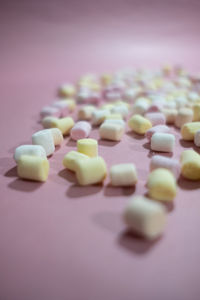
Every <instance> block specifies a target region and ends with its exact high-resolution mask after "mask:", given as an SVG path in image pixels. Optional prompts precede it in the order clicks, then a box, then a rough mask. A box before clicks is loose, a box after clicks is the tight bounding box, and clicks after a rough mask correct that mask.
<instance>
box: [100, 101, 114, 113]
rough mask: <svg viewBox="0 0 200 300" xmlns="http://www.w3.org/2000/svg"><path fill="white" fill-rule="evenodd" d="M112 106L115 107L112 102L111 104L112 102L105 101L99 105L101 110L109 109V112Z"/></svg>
mask: <svg viewBox="0 0 200 300" xmlns="http://www.w3.org/2000/svg"><path fill="white" fill-rule="evenodd" d="M114 107H115V105H114V104H112V103H106V104H103V105H102V106H101V109H102V110H104V109H107V110H109V111H110V112H111V111H112V109H113V108H114Z"/></svg>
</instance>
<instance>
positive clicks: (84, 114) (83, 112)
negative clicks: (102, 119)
mask: <svg viewBox="0 0 200 300" xmlns="http://www.w3.org/2000/svg"><path fill="white" fill-rule="evenodd" d="M95 109H96V108H95V107H94V106H92V105H85V106H83V107H81V108H80V109H79V111H78V119H79V120H87V121H89V120H91V118H92V113H93V111H95Z"/></svg>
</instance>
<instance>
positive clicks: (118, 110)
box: [111, 105, 129, 118]
mask: <svg viewBox="0 0 200 300" xmlns="http://www.w3.org/2000/svg"><path fill="white" fill-rule="evenodd" d="M111 112H112V113H117V114H118V113H119V114H120V115H122V117H123V118H125V117H126V116H127V115H128V113H129V111H128V107H127V106H126V105H117V106H115V107H113V109H112V110H111Z"/></svg>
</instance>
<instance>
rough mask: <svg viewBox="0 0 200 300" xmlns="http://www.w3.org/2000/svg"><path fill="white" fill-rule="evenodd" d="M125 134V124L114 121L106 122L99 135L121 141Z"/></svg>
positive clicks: (102, 125)
mask: <svg viewBox="0 0 200 300" xmlns="http://www.w3.org/2000/svg"><path fill="white" fill-rule="evenodd" d="M123 134H124V126H123V125H121V124H117V123H112V122H110V123H109V122H107V123H106V122H104V123H103V124H101V126H100V128H99V135H100V137H101V138H102V139H106V140H111V141H120V140H121V138H122V136H123Z"/></svg>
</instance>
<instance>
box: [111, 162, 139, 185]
mask: <svg viewBox="0 0 200 300" xmlns="http://www.w3.org/2000/svg"><path fill="white" fill-rule="evenodd" d="M110 179H111V184H112V185H113V186H133V185H135V184H136V182H137V171H136V168H135V165H134V164H132V163H125V164H118V165H114V166H112V167H111V169H110Z"/></svg>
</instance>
